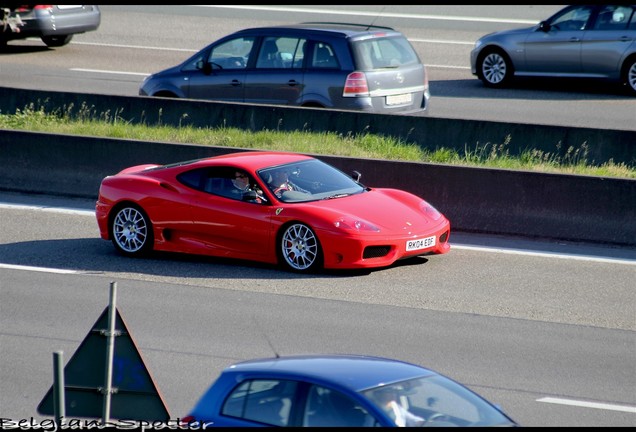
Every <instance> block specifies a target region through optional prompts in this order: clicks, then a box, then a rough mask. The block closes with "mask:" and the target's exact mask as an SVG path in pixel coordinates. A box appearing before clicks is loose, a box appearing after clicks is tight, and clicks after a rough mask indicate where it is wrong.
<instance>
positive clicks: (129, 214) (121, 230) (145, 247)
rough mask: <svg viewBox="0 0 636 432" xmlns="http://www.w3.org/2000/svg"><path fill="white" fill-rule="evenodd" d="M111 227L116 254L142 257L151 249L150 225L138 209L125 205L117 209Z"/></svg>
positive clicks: (148, 220) (146, 217)
mask: <svg viewBox="0 0 636 432" xmlns="http://www.w3.org/2000/svg"><path fill="white" fill-rule="evenodd" d="M111 227H112V239H113V244H114V245H115V248H116V249H117V251H118V252H120V253H122V254H124V255H143V254H144V253H146V252H148V251H150V249H152V243H153V238H152V224H151V223H150V219H149V218H148V216H146V214H145V213H144V212H143V210H141V209H140V208H139V207H137V206H134V205H127V206H125V207H122V208H120V209H118V210H117V213H115V216H114V217H113V220H112V225H111Z"/></svg>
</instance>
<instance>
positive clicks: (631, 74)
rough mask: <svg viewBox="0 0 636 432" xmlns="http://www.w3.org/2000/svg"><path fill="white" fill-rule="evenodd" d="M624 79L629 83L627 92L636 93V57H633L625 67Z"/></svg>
mask: <svg viewBox="0 0 636 432" xmlns="http://www.w3.org/2000/svg"><path fill="white" fill-rule="evenodd" d="M624 70H625V74H624V77H625V79H624V81H625V85H627V92H628V93H629V94H631V95H636V57H632V58H631V59H630V60H629V63H628V64H627V66H626V67H625V69H624Z"/></svg>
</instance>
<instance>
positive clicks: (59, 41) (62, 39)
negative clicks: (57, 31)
mask: <svg viewBox="0 0 636 432" xmlns="http://www.w3.org/2000/svg"><path fill="white" fill-rule="evenodd" d="M71 39H73V35H72V34H70V35H62V36H42V42H44V43H45V44H46V46H48V47H50V48H54V47H61V46H64V45H67V44H68V43H69V42H70V41H71Z"/></svg>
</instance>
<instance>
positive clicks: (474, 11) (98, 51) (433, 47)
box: [0, 5, 636, 130]
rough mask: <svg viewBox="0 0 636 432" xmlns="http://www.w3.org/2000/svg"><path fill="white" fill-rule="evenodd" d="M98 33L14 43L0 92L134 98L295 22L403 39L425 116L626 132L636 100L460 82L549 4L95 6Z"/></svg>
mask: <svg viewBox="0 0 636 432" xmlns="http://www.w3.org/2000/svg"><path fill="white" fill-rule="evenodd" d="M101 9H102V24H101V26H100V28H99V29H98V31H96V32H90V33H85V34H82V35H77V36H75V37H74V39H73V41H72V42H71V44H70V45H68V46H65V47H62V48H57V49H48V48H46V46H45V45H44V44H43V43H42V42H41V41H39V40H26V41H15V42H11V43H10V44H9V50H8V51H7V52H5V53H2V54H0V58H1V62H0V76H1V77H2V80H1V85H3V86H10V87H19V88H29V89H44V90H56V91H72V92H80V93H98V94H116V95H137V94H138V93H137V92H138V88H139V84H140V83H141V81H142V80H143V78H144V76H146V75H148V74H150V73H152V72H156V71H159V70H161V69H164V68H166V67H169V66H173V65H175V64H177V63H179V62H181V61H183V60H185V59H186V58H187V57H189V56H190V55H192V54H193V53H194V52H196V51H198V50H199V49H200V48H202V47H203V46H205V45H207V44H208V43H210V42H212V41H214V40H216V39H218V38H220V37H222V36H225V35H226V34H229V33H231V32H233V31H235V30H237V29H240V28H244V27H248V26H260V25H271V24H282V23H287V22H299V21H351V22H356V23H370V22H372V21H374V22H375V24H378V25H387V26H393V27H395V28H397V29H399V30H401V31H402V32H404V33H405V34H406V35H407V37H408V38H409V40H410V41H411V42H412V43H413V45H414V47H415V48H416V50H417V51H418V53H419V54H420V56H421V58H422V60H423V61H424V63H425V64H426V65H427V67H428V71H429V76H430V87H431V93H432V100H431V110H430V113H429V115H430V116H433V117H441V118H460V119H476V120H488V121H504V122H512V123H530V124H545V125H567V126H576V127H593V128H607V129H623V130H635V129H636V99H635V98H633V97H629V96H625V95H623V94H621V93H620V91H618V89H617V88H615V86H612V85H608V84H605V83H601V82H594V81H578V80H577V81H574V82H572V81H571V80H556V81H555V80H541V81H539V82H527V81H525V82H520V83H519V84H518V85H516V86H515V87H513V88H511V89H507V90H493V89H487V88H484V86H483V85H482V84H481V82H480V81H479V80H478V79H477V78H476V77H474V76H473V75H472V74H471V73H470V64H469V55H470V50H471V49H472V47H473V44H474V42H475V40H476V39H477V38H478V37H480V36H482V35H484V34H486V33H490V32H492V31H495V30H503V29H507V28H514V27H522V26H529V25H531V24H532V23H536V22H538V21H539V20H541V19H542V18H547V17H548V16H549V15H551V14H552V13H554V12H556V11H557V10H559V9H560V6H559V5H526V6H524V5H521V6H519V5H515V6H492V5H491V6H474V7H470V6H457V5H454V6H453V5H451V6H440V5H430V6H365V5H350V6H329V7H326V6H296V7H285V6H266V5H262V6H242V5H238V6H236V5H235V6H215V5H207V6H205V5H195V6H174V5H172V6H153V7H147V6H134V5H133V6H124V5H104V6H101Z"/></svg>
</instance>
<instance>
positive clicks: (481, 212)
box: [0, 130, 636, 246]
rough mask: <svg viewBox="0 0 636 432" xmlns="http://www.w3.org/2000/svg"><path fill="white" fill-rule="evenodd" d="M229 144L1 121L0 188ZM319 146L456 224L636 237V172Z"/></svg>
mask: <svg viewBox="0 0 636 432" xmlns="http://www.w3.org/2000/svg"><path fill="white" fill-rule="evenodd" d="M232 151H243V149H235V148H228V147H207V146H199V145H182V144H171V143H152V142H144V141H136V140H119V139H107V138H94V137H85V136H73V135H54V134H45V133H36V132H23V131H10V130H0V166H2V169H1V170H0V189H2V190H10V191H18V192H24V193H41V194H54V195H65V196H75V197H84V198H97V193H98V189H99V183H100V182H101V180H102V178H103V177H105V176H106V175H110V174H114V173H116V172H118V171H119V170H121V169H122V168H125V167H127V166H131V165H135V164H140V163H170V162H177V161H183V160H189V159H196V158H200V157H207V156H214V155H220V154H224V153H228V152H232ZM314 156H316V157H318V158H320V159H322V160H324V161H326V162H328V163H330V164H332V165H334V166H336V167H338V168H340V169H341V170H343V171H345V172H351V171H352V170H358V171H360V172H361V173H362V174H363V176H362V182H363V183H365V184H366V185H367V186H371V187H374V186H385V187H396V188H400V189H405V190H408V191H410V192H413V193H415V194H417V195H419V196H421V197H423V198H425V199H426V200H428V201H429V202H430V203H431V204H433V205H434V206H435V207H437V208H438V209H439V210H440V211H442V212H443V213H444V214H445V215H446V216H447V217H448V218H449V219H450V221H451V226H452V229H453V230H457V231H465V232H475V233H491V234H503V235H516V236H524V237H540V238H548V239H555V240H566V241H583V242H596V243H605V244H614V245H621V246H636V180H629V179H614V178H598V177H588V176H576V175H563V174H542V173H535V172H522V171H508V170H498V169H488V168H471V167H453V166H446V165H439V164H428V163H413V162H395V161H385V160H376V159H359V158H345V157H335V156H322V155H314Z"/></svg>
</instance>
